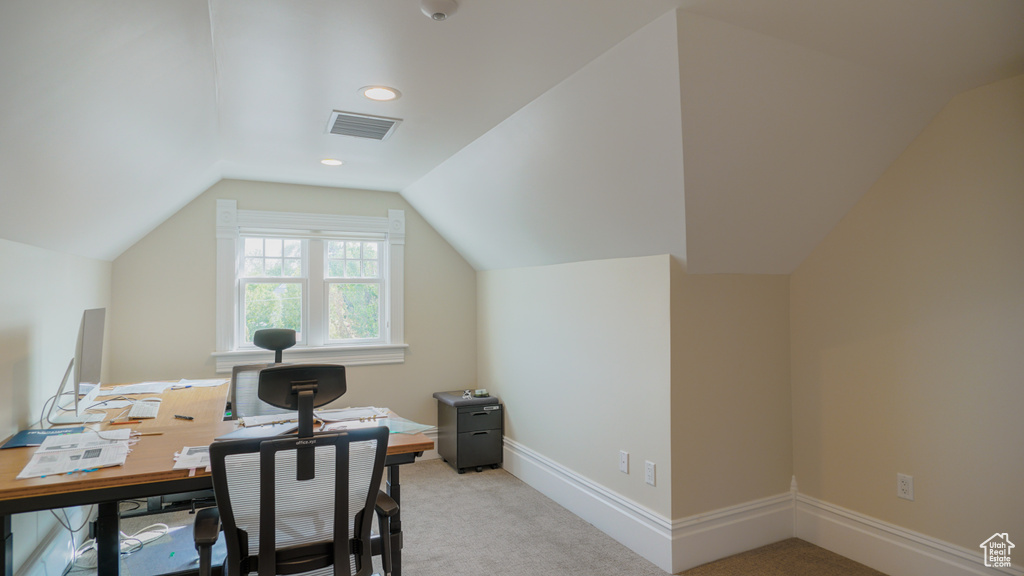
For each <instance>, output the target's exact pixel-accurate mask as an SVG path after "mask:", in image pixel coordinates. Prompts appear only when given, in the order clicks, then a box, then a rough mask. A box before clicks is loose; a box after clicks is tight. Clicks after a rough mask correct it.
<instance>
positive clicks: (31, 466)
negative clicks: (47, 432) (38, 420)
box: [18, 430, 131, 478]
mask: <svg viewBox="0 0 1024 576" xmlns="http://www.w3.org/2000/svg"><path fill="white" fill-rule="evenodd" d="M130 434H131V430H111V431H106V432H102V433H96V432H91V431H90V432H81V433H78V434H61V435H58V436H50V437H47V438H46V439H45V440H43V443H42V444H41V445H40V446H39V448H37V449H36V452H35V454H33V455H32V459H31V460H29V463H28V464H26V465H25V468H24V469H23V470H22V471H21V474H18V478H38V477H40V476H48V475H50V474H67V473H70V472H90V471H92V470H96V469H97V468H106V467H107V466H121V465H123V464H124V461H125V459H126V458H127V457H128V438H129V435H130Z"/></svg>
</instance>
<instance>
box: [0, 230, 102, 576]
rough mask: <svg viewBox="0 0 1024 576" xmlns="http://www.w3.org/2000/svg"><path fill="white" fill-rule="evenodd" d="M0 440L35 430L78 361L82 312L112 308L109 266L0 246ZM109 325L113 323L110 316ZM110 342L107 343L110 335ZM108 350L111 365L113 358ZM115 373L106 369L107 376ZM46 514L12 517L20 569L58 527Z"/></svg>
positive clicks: (38, 250)
mask: <svg viewBox="0 0 1024 576" xmlns="http://www.w3.org/2000/svg"><path fill="white" fill-rule="evenodd" d="M0 270H3V271H4V272H3V276H2V280H0V438H4V437H7V436H9V435H10V434H13V433H14V432H17V431H18V430H19V429H23V428H29V427H32V426H33V425H34V424H35V423H36V422H37V421H38V420H39V414H40V412H41V410H42V407H43V403H44V401H45V400H46V399H47V398H49V397H50V396H52V395H53V394H55V393H56V392H57V387H58V386H60V382H61V378H63V377H64V371H65V369H67V367H68V362H69V361H70V360H71V358H72V357H74V355H75V344H76V342H77V341H78V328H79V325H80V324H81V322H82V312H83V311H85V310H86V309H88V308H101V307H107V306H109V305H110V263H109V262H103V261H99V260H92V259H89V258H82V257H78V256H70V255H67V254H61V253H58V252H52V251H50V250H44V249H42V248H35V247H33V246H28V245H25V244H19V243H17V242H10V241H7V240H2V239H0ZM107 312H108V314H107V321H108V322H109V321H110V320H111V319H112V317H113V316H114V311H113V310H109V309H108V311H107ZM107 334H108V342H109V330H108V332H107ZM108 351H109V346H106V347H105V349H104V352H105V354H104V356H105V360H106V359H109V358H110V355H109V354H107V353H106V352H108ZM106 373H109V370H107V369H106V365H105V366H104V375H105V374H106ZM54 524H55V523H54V520H53V518H52V517H51V516H50V515H49V514H48V513H45V512H42V513H36V514H17V515H15V516H14V517H13V526H12V527H13V530H14V532H15V533H16V534H17V538H15V540H14V544H15V547H14V566H15V569H17V568H18V567H19V566H21V565H22V564H23V563H24V562H25V559H26V558H27V557H28V555H29V554H30V553H31V552H32V550H33V549H34V548H35V546H36V544H37V543H38V542H39V541H40V540H41V539H42V538H43V537H44V536H45V535H46V534H47V533H48V532H49V531H50V529H51V528H52V527H53V526H54Z"/></svg>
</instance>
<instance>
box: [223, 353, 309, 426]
mask: <svg viewBox="0 0 1024 576" xmlns="http://www.w3.org/2000/svg"><path fill="white" fill-rule="evenodd" d="M271 366H280V364H246V365H243V366H235V367H234V368H232V369H231V418H232V419H233V420H236V419H238V418H239V417H241V416H262V415H264V414H281V413H284V412H291V413H294V412H295V411H294V410H287V409H285V408H278V407H277V406H272V405H270V404H267V403H266V402H264V401H263V400H260V397H259V394H258V393H259V383H260V370H263V369H264V368H269V367H271Z"/></svg>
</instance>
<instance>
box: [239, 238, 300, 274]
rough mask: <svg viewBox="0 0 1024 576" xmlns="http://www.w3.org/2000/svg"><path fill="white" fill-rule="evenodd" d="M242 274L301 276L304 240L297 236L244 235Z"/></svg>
mask: <svg viewBox="0 0 1024 576" xmlns="http://www.w3.org/2000/svg"><path fill="white" fill-rule="evenodd" d="M242 243H243V254H244V260H243V263H242V276H243V277H247V278H253V277H287V278H301V277H303V276H305V274H304V273H303V269H304V266H303V265H302V261H303V258H302V254H303V253H304V252H305V251H304V250H303V244H304V242H303V241H302V240H299V239H296V238H266V237H263V238H260V237H251V236H250V237H243V238H242Z"/></svg>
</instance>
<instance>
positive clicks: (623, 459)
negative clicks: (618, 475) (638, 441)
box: [619, 450, 629, 474]
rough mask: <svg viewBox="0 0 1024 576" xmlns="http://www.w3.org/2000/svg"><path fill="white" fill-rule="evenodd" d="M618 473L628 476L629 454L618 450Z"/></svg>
mask: <svg viewBox="0 0 1024 576" xmlns="http://www.w3.org/2000/svg"><path fill="white" fill-rule="evenodd" d="M619 472H622V473H623V474H629V452H626V451H625V450H619Z"/></svg>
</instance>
